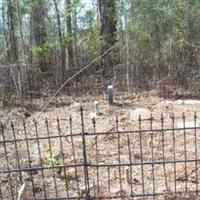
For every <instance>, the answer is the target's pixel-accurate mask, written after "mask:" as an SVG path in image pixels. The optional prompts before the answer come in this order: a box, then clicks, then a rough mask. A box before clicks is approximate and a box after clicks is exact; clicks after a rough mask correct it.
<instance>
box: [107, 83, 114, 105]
mask: <svg viewBox="0 0 200 200" xmlns="http://www.w3.org/2000/svg"><path fill="white" fill-rule="evenodd" d="M108 102H109V105H113V104H114V102H113V86H112V85H109V86H108Z"/></svg>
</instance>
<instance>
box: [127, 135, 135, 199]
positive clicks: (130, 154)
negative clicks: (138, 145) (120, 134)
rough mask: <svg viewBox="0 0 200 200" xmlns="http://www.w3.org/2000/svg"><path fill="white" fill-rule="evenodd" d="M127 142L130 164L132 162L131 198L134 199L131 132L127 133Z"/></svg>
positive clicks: (131, 164)
mask: <svg viewBox="0 0 200 200" xmlns="http://www.w3.org/2000/svg"><path fill="white" fill-rule="evenodd" d="M127 143H128V157H129V164H130V167H129V169H130V176H131V177H130V183H129V184H130V185H131V198H132V199H133V197H134V194H133V162H132V153H131V144H130V137H129V134H128V135H127Z"/></svg>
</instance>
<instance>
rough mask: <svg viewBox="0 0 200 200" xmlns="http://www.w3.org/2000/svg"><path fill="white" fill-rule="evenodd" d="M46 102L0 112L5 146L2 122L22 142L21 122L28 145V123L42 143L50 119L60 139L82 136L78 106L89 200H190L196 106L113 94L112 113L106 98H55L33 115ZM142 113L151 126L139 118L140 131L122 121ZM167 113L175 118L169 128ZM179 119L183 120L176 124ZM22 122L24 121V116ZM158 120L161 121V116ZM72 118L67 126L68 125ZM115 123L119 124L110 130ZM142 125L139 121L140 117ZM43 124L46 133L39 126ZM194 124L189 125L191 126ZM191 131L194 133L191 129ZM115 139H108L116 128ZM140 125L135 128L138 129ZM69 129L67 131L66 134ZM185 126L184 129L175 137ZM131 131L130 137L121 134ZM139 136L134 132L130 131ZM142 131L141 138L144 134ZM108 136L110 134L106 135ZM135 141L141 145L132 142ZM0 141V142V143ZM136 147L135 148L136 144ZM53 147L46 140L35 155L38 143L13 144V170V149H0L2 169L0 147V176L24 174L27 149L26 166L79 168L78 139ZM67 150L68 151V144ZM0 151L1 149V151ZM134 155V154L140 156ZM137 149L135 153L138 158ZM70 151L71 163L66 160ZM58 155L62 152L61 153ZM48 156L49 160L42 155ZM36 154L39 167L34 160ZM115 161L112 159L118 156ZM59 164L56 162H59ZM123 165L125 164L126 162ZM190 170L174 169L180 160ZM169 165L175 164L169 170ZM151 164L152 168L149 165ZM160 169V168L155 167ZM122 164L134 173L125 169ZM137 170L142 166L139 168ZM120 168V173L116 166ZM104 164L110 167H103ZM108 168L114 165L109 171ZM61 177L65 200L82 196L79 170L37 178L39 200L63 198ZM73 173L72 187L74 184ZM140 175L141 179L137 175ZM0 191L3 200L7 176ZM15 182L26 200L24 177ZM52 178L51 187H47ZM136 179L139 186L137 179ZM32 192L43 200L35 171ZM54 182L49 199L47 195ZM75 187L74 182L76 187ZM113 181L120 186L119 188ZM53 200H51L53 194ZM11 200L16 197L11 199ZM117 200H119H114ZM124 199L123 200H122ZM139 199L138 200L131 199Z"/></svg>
mask: <svg viewBox="0 0 200 200" xmlns="http://www.w3.org/2000/svg"><path fill="white" fill-rule="evenodd" d="M94 100H98V101H99V109H100V112H101V114H100V116H97V118H96V127H95V130H94V124H93V123H92V120H91V112H93V111H94V108H93V102H94ZM46 102H47V99H36V100H34V101H33V102H32V105H30V104H28V103H27V105H26V111H22V110H20V109H19V108H10V109H8V108H7V109H4V110H3V109H2V110H1V113H0V116H1V121H2V123H3V124H4V126H5V128H4V133H5V139H6V140H12V139H13V133H12V130H11V128H10V125H9V124H10V121H12V122H13V124H14V126H15V133H16V138H17V139H24V138H25V134H24V128H23V126H22V120H23V119H24V120H25V121H26V132H27V135H28V138H35V137H36V136H37V135H36V129H35V128H36V127H35V124H34V122H33V121H34V119H35V120H36V121H37V130H38V135H39V136H40V137H44V136H47V134H48V130H49V135H50V136H57V135H59V131H58V123H57V117H58V118H59V123H60V124H59V125H60V130H61V131H62V134H65V135H68V134H71V131H72V133H73V134H75V133H81V132H82V126H81V123H82V122H81V117H80V105H83V109H84V129H85V130H84V131H85V132H86V133H87V136H86V147H87V148H86V151H87V159H88V161H89V163H90V164H93V165H94V166H95V164H97V163H98V164H99V165H101V167H98V168H97V167H94V166H93V167H90V168H89V179H90V190H91V193H92V194H93V195H95V196H101V197H106V196H120V195H123V196H130V194H131V193H132V194H133V195H135V196H137V195H141V194H142V193H143V192H144V193H145V194H147V193H150V194H153V193H165V194H172V195H171V196H168V197H167V196H165V197H164V196H161V197H159V196H158V197H156V198H155V199H164V198H165V199H181V198H182V199H197V197H196V196H195V195H194V194H193V193H191V192H190V193H189V191H193V190H195V191H196V190H198V188H199V178H198V177H200V170H199V162H197V161H196V160H197V159H199V158H200V151H199V149H198V147H199V145H200V139H199V137H197V136H198V134H199V133H200V130H199V129H198V127H199V120H198V118H194V116H195V112H197V116H198V114H199V110H200V103H199V102H198V101H195V102H183V101H181V100H179V101H173V100H166V99H163V98H160V97H158V96H157V95H156V93H155V92H153V91H152V92H149V93H141V94H131V95H124V94H120V93H118V94H116V95H115V103H116V104H115V105H113V106H109V105H108V101H107V97H106V95H101V96H99V97H84V98H72V97H68V96H64V95H63V96H60V97H58V98H56V100H54V101H53V102H52V103H51V104H50V106H49V107H48V109H47V110H46V111H45V112H43V113H41V114H40V116H39V117H38V114H39V113H40V110H41V109H42V107H43V106H44V105H45V103H46ZM138 107H139V108H144V109H146V110H148V111H149V112H150V113H152V120H149V118H150V116H149V117H147V116H146V114H145V115H144V118H145V119H143V118H142V120H141V123H140V122H139V121H138V119H137V118H134V117H130V114H129V113H130V112H132V110H134V109H136V108H138ZM172 113H173V114H174V116H175V121H174V123H173V117H172ZM183 113H185V116H186V118H185V119H184V120H185V123H183ZM29 114H30V117H25V116H24V115H27V116H29ZM161 114H163V118H162V116H161ZM70 116H71V117H72V124H70V123H69V118H70ZM116 116H118V119H119V123H118V124H116ZM141 116H142V117H143V114H141ZM46 118H47V119H48V129H47V126H46V122H45V119H46ZM195 120H196V122H195ZM195 124H196V126H197V128H196V129H193V128H192V127H194V125H195ZM117 125H118V126H119V127H118V130H119V131H120V132H123V133H122V134H120V135H118V134H113V133H112V131H116V126H117ZM140 125H141V126H140ZM70 126H72V128H71V129H70ZM173 126H174V128H178V130H174V131H173V130H168V131H162V130H163V129H171V128H172V127H173ZM183 126H185V127H186V128H188V129H187V130H186V131H183V130H182V128H183ZM130 130H135V131H136V132H134V133H133V132H129V131H130ZM137 130H140V131H137ZM146 130H148V131H146ZM94 131H95V132H108V133H107V134H102V135H98V136H97V137H96V136H95V135H94V134H93V133H94ZM110 131H111V133H110ZM140 136H141V137H140ZM0 138H1V139H0V141H2V136H0ZM140 139H141V140H140ZM61 143H62V145H63V149H62V148H61V145H60V140H59V138H54V139H51V141H50V144H51V145H49V140H48V139H42V140H40V151H41V152H38V143H37V141H36V140H32V141H29V143H28V147H27V143H26V141H25V140H24V141H20V142H17V148H18V154H19V158H20V163H17V160H16V144H14V143H7V156H8V160H9V163H6V157H5V149H4V146H3V145H1V147H0V155H1V160H2V162H1V164H0V169H5V168H6V166H7V164H9V168H10V169H16V168H18V167H19V164H20V166H21V168H25V167H27V166H28V167H30V166H29V158H28V154H27V149H28V150H29V151H30V160H31V165H32V166H36V167H41V166H50V167H51V166H52V165H54V166H55V165H62V164H64V165H70V164H78V163H82V162H83V154H82V151H83V145H82V138H81V137H80V136H77V137H74V138H73V140H72V139H71V138H68V139H66V138H62V139H61ZM73 143H74V148H73V146H72V144H73ZM1 144H2V143H1ZM140 147H142V148H140ZM141 149H142V150H141ZM73 150H74V151H75V157H74V155H73V153H72V152H73ZM61 151H62V152H61ZM49 152H50V153H49ZM39 154H41V157H42V163H41V160H40V157H39ZM119 155H120V156H119ZM63 157H64V160H63ZM130 157H131V161H130ZM186 159H187V160H191V162H187V163H186V162H182V161H184V160H186ZM173 160H177V161H180V162H177V163H174V162H171V161H173ZM152 161H154V162H156V163H154V164H152ZM163 161H165V162H166V163H165V164H163V163H162V162H163ZM130 162H132V163H136V165H134V166H132V167H130V165H128V164H130ZM142 162H144V163H146V164H145V165H141V164H142ZM119 163H122V164H126V165H125V166H121V167H120V168H119V167H118V166H117V164H119ZM110 164H112V165H113V166H112V167H107V165H110ZM115 164H116V165H115ZM64 172H65V173H66V174H67V179H68V189H69V194H68V195H69V196H70V197H76V196H79V195H80V194H81V193H84V188H85V186H84V177H83V167H77V168H74V167H73V168H67V169H66V171H64V170H63V169H62V171H61V172H57V171H56V170H50V169H47V170H44V177H45V185H46V187H47V190H48V191H51V192H48V194H47V197H49V198H53V197H56V196H57V197H63V196H66V195H67V194H66V188H65V178H66V177H65V176H64V175H63V174H64ZM76 173H77V175H78V179H77V178H76ZM142 174H143V175H142ZM19 175H20V173H13V174H12V175H11V179H12V181H14V182H13V183H14V186H15V187H14V193H15V194H16V196H17V193H18V192H19V190H20V184H19V182H18V181H17V180H18V179H19ZM0 176H1V182H0V189H1V192H2V194H3V195H2V196H3V197H4V198H3V197H2V199H11V196H10V193H9V192H8V191H9V188H10V184H9V174H2V173H1V174H0ZM22 177H23V182H26V183H27V188H26V194H25V195H24V198H22V199H32V195H33V194H32V192H31V189H30V188H31V187H32V186H31V183H32V182H31V181H30V173H26V172H23V173H22ZM54 177H55V179H54ZM142 177H143V178H142ZM33 179H34V185H35V186H34V187H35V188H36V189H35V190H37V192H36V198H44V191H43V180H42V172H41V171H39V172H37V173H35V175H33ZM55 180H56V185H57V189H58V190H57V191H56V188H55ZM77 180H78V181H77ZM120 180H121V181H120ZM175 191H179V192H181V193H182V196H183V197H175V196H174V195H173V193H174V192H175ZM56 193H57V194H56ZM0 197H1V195H0ZM16 198H17V197H16ZM118 199H121V198H118ZM124 199H131V198H128V197H127V198H124ZM138 199H140V198H138ZM143 199H153V198H152V197H144V198H143Z"/></svg>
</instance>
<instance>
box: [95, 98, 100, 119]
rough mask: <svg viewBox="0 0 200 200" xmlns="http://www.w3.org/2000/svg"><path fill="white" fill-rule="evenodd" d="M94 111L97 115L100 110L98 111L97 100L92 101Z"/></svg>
mask: <svg viewBox="0 0 200 200" xmlns="http://www.w3.org/2000/svg"><path fill="white" fill-rule="evenodd" d="M94 112H95V113H96V115H97V116H99V114H100V112H99V102H98V101H94Z"/></svg>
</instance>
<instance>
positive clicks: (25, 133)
mask: <svg viewBox="0 0 200 200" xmlns="http://www.w3.org/2000/svg"><path fill="white" fill-rule="evenodd" d="M23 127H24V135H25V141H26V149H27V155H28V165H29V168H30V169H31V168H32V165H31V156H30V150H29V142H28V139H27V132H26V124H25V121H24V120H23ZM30 176H31V184H32V192H33V197H34V198H35V192H34V188H35V184H34V179H33V172H32V171H30Z"/></svg>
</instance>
